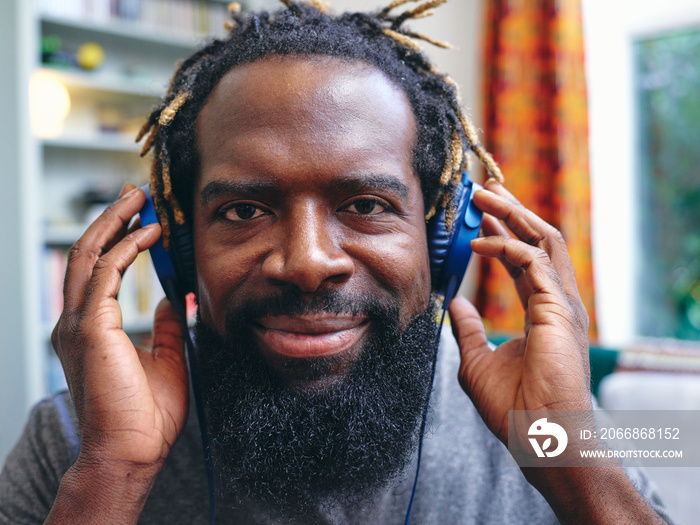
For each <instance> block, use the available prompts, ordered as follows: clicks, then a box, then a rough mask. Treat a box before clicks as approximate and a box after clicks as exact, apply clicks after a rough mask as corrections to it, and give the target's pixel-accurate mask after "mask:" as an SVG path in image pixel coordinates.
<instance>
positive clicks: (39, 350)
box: [0, 0, 700, 523]
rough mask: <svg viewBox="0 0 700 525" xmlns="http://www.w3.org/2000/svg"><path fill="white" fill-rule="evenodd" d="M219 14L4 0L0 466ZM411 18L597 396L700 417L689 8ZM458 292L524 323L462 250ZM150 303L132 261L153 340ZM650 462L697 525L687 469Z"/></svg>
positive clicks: (697, 156) (490, 312)
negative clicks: (509, 205) (467, 120)
mask: <svg viewBox="0 0 700 525" xmlns="http://www.w3.org/2000/svg"><path fill="white" fill-rule="evenodd" d="M240 3H241V4H243V6H244V8H245V9H267V8H269V9H274V8H277V7H278V6H279V5H280V4H279V2H277V1H276V0H249V1H241V2H240ZM388 3H389V2H388V0H382V1H375V0H355V1H351V0H335V1H333V2H332V5H331V8H332V9H334V10H336V11H343V10H346V9H353V10H374V9H378V8H381V7H384V5H385V4H388ZM227 18H228V12H227V5H226V3H225V2H218V1H214V0H141V1H139V0H34V1H20V0H0V72H1V73H2V75H3V77H4V79H3V80H2V81H1V82H0V117H1V118H0V159H1V162H0V181H1V182H2V190H1V191H0V234H1V236H0V240H1V242H2V246H5V249H4V251H5V255H4V256H1V257H2V272H0V333H2V335H3V342H2V343H1V344H0V460H1V459H4V457H5V456H6V454H7V453H8V452H9V450H10V448H11V447H12V445H13V444H14V442H15V441H16V440H17V438H18V436H19V434H20V432H21V429H22V426H23V424H24V421H25V420H26V417H27V413H28V411H29V409H30V407H31V406H32V405H33V404H34V403H35V402H36V401H38V400H39V399H41V398H42V397H45V396H46V395H49V394H51V393H53V392H56V391H58V390H60V389H62V388H64V387H65V381H64V379H63V373H62V370H61V368H60V364H59V363H58V361H57V359H56V357H55V355H54V354H53V351H52V349H51V345H50V340H49V339H50V333H51V330H52V327H53V325H54V324H55V322H56V319H57V318H58V315H59V314H60V311H61V308H62V292H61V288H62V279H63V273H64V271H65V257H66V252H67V250H68V249H69V247H70V246H71V244H72V243H73V242H74V241H75V240H76V239H77V238H78V237H79V236H80V234H81V232H82V231H84V229H85V227H86V225H87V224H89V223H90V221H91V220H92V219H93V218H94V217H95V216H96V215H97V214H99V213H100V212H101V210H102V209H103V208H104V207H105V205H106V204H107V203H109V202H110V201H111V200H113V199H114V198H115V196H116V195H117V193H118V191H119V189H120V187H121V186H122V184H123V183H124V182H125V181H127V180H129V181H132V182H135V183H138V184H141V183H145V182H146V181H147V176H148V170H149V166H148V161H147V160H143V159H140V158H139V156H138V151H139V146H138V145H136V144H135V143H134V136H135V133H136V131H137V130H138V128H139V127H140V125H141V124H142V122H143V119H144V117H145V115H146V114H147V113H148V112H149V109H150V107H151V106H152V105H153V104H154V103H155V101H156V100H157V98H158V97H160V96H162V95H163V94H164V93H165V89H166V85H167V82H168V79H169V77H170V76H171V74H172V72H173V71H174V67H175V64H176V63H177V61H178V60H181V59H182V58H183V57H186V56H188V55H189V54H190V53H192V52H193V51H194V50H195V49H196V48H197V47H198V45H200V44H201V43H202V42H204V41H206V39H207V38H210V37H212V36H224V35H225V34H226V32H225V29H224V22H225V21H226V19H227ZM413 26H414V27H415V28H416V29H417V30H418V31H419V32H421V33H425V34H427V35H429V36H431V37H433V38H435V39H438V40H443V41H447V42H450V43H451V44H452V45H453V47H454V49H452V50H442V49H438V48H433V47H431V46H429V45H427V44H426V45H425V46H424V47H425V51H426V53H428V54H429V55H430V56H431V57H432V58H433V59H434V60H435V62H436V63H437V65H438V67H439V68H440V69H442V70H443V71H446V72H449V73H450V74H451V76H452V77H453V78H455V80H456V81H457V83H458V84H459V85H460V86H461V91H462V96H463V102H464V105H465V106H466V107H467V109H468V110H469V113H470V114H471V115H472V117H473V119H474V121H475V122H476V124H477V126H478V127H479V128H480V129H481V131H482V134H481V136H482V140H483V142H484V144H485V145H486V146H487V149H489V150H490V151H491V152H492V153H493V154H494V156H495V158H496V160H497V161H498V162H499V163H500V164H501V166H502V169H503V172H504V174H505V177H506V186H507V187H508V188H509V189H510V190H511V191H512V192H513V193H514V194H515V195H516V196H517V197H518V198H519V199H520V200H521V201H522V202H523V203H524V204H525V205H526V206H528V207H530V208H532V209H533V210H535V211H536V212H537V213H538V214H539V215H541V216H542V217H544V218H545V219H546V220H547V221H549V222H550V223H552V224H554V225H555V226H556V227H557V228H559V229H560V231H561V232H562V233H563V235H564V237H565V239H566V241H567V245H568V247H569V250H570V253H571V256H572V260H573V262H574V266H575V270H576V274H577V278H578V285H579V290H580V292H581V295H582V297H583V299H584V302H585V303H586V307H587V309H588V311H589V316H590V319H591V330H590V334H589V335H590V339H591V366H592V379H593V389H594V392H595V393H596V394H597V395H598V397H599V401H600V403H601V404H602V405H603V406H604V407H606V408H611V409H664V410H670V409H687V410H700V375H698V373H699V372H700V168H699V166H700V147H699V146H698V145H699V144H700V96H699V95H698V93H700V4H699V3H698V2H697V0H666V1H665V2H653V1H651V0H635V1H633V0H615V2H609V1H604V0H451V1H449V2H448V3H447V4H446V5H445V6H442V7H440V8H439V9H437V10H436V13H435V16H433V17H429V18H426V19H424V20H420V21H415V22H414V23H413ZM472 177H473V178H475V179H476V180H480V179H481V177H482V170H481V169H480V167H479V166H476V165H475V167H474V170H473V173H472ZM462 293H463V294H465V295H467V296H468V297H469V298H470V299H472V300H473V301H474V302H475V303H476V304H477V306H478V307H479V309H480V312H481V313H482V315H483V316H484V318H485V322H486V324H487V327H488V329H489V332H490V335H491V337H492V338H493V339H494V340H496V341H498V340H503V339H505V338H508V337H511V336H512V335H513V334H516V333H517V332H518V331H520V330H522V325H523V317H522V309H521V307H520V306H519V303H518V301H517V298H516V297H515V295H514V293H513V290H512V286H511V285H510V279H509V278H508V277H507V276H506V275H505V273H504V272H503V271H502V270H501V269H500V267H498V265H494V264H491V263H490V262H489V261H478V262H477V263H476V264H472V265H471V267H470V270H469V273H468V278H467V279H466V282H465V284H464V286H463V289H462ZM161 296H162V292H161V291H160V290H159V287H158V285H157V282H156V280H155V277H154V274H153V271H152V269H151V265H150V262H149V261H148V259H147V257H140V258H139V260H138V261H137V262H136V263H135V265H134V267H133V268H132V269H130V271H129V272H127V274H126V277H125V281H124V285H123V288H122V291H121V293H120V302H121V303H122V308H123V312H124V325H125V329H126V330H127V331H128V332H129V333H130V335H132V337H133V338H134V339H135V340H138V341H141V342H143V343H144V344H147V343H148V337H149V332H150V324H151V316H152V311H153V308H154V305H155V304H156V303H157V302H158V300H159V299H160V297H161ZM650 470H652V472H651V474H652V477H653V478H654V479H655V480H656V482H657V483H658V484H659V486H660V488H661V490H662V493H663V495H664V498H665V499H666V501H667V503H668V505H669V506H670V507H671V508H672V510H674V511H675V513H676V516H677V517H678V519H679V522H681V523H691V522H693V519H692V518H693V517H694V516H695V515H696V514H697V511H700V504H698V503H697V502H694V501H693V495H692V492H691V489H692V487H693V486H697V484H698V483H699V482H700V475H699V474H698V469H690V468H681V469H678V468H676V469H660V468H654V469H650Z"/></svg>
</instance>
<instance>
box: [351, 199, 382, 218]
mask: <svg viewBox="0 0 700 525" xmlns="http://www.w3.org/2000/svg"><path fill="white" fill-rule="evenodd" d="M346 209H347V210H348V211H349V212H352V213H357V214H359V215H377V214H379V213H382V212H384V211H386V207H385V206H382V204H381V203H380V202H377V201H376V200H372V199H359V200H356V201H355V202H353V203H352V204H351V205H350V206H348V207H347V208H346Z"/></svg>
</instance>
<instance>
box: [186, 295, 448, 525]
mask: <svg viewBox="0 0 700 525" xmlns="http://www.w3.org/2000/svg"><path fill="white" fill-rule="evenodd" d="M396 303H397V301H395V300H393V299H392V300H390V301H386V302H384V303H383V302H381V301H379V300H378V299H376V298H368V297H352V296H347V295H345V294H342V293H338V292H332V293H327V294H321V295H317V296H315V297H314V299H313V300H312V301H311V302H310V303H309V302H308V301H306V300H305V299H304V298H303V297H301V296H300V294H298V293H294V292H287V293H285V294H284V295H283V297H276V298H272V299H270V298H259V299H255V300H253V301H251V302H250V303H246V304H245V305H241V306H240V307H238V308H237V309H236V311H234V312H231V313H230V314H229V315H228V316H227V329H226V334H227V335H226V338H225V339H224V338H222V337H221V336H219V334H218V333H217V332H216V331H215V330H214V329H213V327H211V326H208V325H206V324H205V323H203V322H202V320H201V319H200V318H198V319H197V324H196V327H195V333H196V340H197V355H198V361H199V364H198V366H199V384H200V385H201V389H202V399H203V402H204V406H205V409H206V413H207V423H208V426H209V432H210V439H211V446H212V452H213V459H214V465H215V470H216V473H217V481H218V485H219V489H220V492H221V493H222V494H223V495H224V496H225V498H226V499H227V500H229V501H230V502H231V503H232V505H233V506H234V507H239V506H241V505H242V506H247V505H251V504H252V505H253V506H255V507H257V508H258V509H265V511H266V512H268V513H269V514H270V515H281V516H285V517H288V518H300V519H302V520H305V519H310V517H311V515H312V514H313V513H314V512H317V511H318V510H319V509H320V508H326V509H331V508H334V507H336V506H343V507H345V508H350V507H353V506H355V505H359V504H361V503H362V501H363V500H365V499H366V498H368V497H369V496H371V495H374V494H376V492H377V491H378V490H380V489H381V488H382V487H385V486H387V485H388V483H389V482H391V481H392V480H395V479H396V478H397V477H399V475H400V474H401V473H402V472H403V471H404V469H405V468H406V466H407V465H408V463H409V462H410V460H411V457H412V455H413V452H414V451H415V448H416V444H417V438H418V430H419V427H420V422H421V420H422V416H423V412H424V410H425V408H426V401H427V395H428V389H429V385H430V381H431V372H432V363H433V358H434V356H435V352H436V344H435V343H436V323H435V318H434V313H435V308H434V306H433V302H432V301H431V303H430V304H431V306H429V307H428V308H427V309H426V311H425V312H423V313H421V314H419V315H418V316H416V317H415V318H414V319H413V320H412V321H411V322H410V324H409V326H408V327H407V328H406V329H405V330H401V329H400V327H399V308H398V304H396ZM319 312H332V313H349V312H352V313H353V314H359V313H362V314H365V315H367V316H368V318H369V319H370V321H371V332H370V333H369V334H368V337H367V339H366V341H367V342H366V344H365V345H364V347H363V348H362V350H361V353H360V355H359V356H358V357H357V359H356V360H355V362H353V363H352V365H351V367H350V370H349V371H348V372H347V373H346V374H344V375H343V376H342V377H340V378H332V380H331V381H330V382H323V381H322V384H323V385H324V386H323V387H311V388H304V387H303V382H302V384H299V382H296V383H295V384H294V386H291V385H290V384H288V383H287V382H285V381H284V380H283V379H282V378H281V377H280V376H279V375H278V374H277V372H275V370H273V369H272V367H271V366H270V365H269V364H268V363H267V362H266V361H265V359H264V358H263V356H262V353H261V351H260V350H259V348H258V347H257V345H256V344H255V343H254V340H253V336H252V330H251V323H252V322H253V320H255V319H256V318H258V317H260V316H261V315H274V314H281V313H285V314H289V315H299V314H303V313H307V314H311V313H319ZM293 361H295V363H294V368H295V372H298V369H299V368H306V369H307V372H308V374H307V375H308V377H309V384H312V383H314V384H315V381H316V380H318V379H319V378H322V376H323V375H324V374H328V373H329V371H332V370H334V369H336V363H334V362H333V358H329V359H324V358H316V359H309V360H298V359H296V360H293ZM307 365H308V366H307Z"/></svg>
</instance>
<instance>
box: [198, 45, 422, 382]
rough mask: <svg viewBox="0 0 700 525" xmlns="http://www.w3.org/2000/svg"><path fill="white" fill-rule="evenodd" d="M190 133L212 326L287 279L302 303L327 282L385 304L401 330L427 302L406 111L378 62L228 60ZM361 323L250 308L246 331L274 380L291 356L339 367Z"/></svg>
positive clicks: (366, 323) (339, 316) (352, 316)
mask: <svg viewBox="0 0 700 525" xmlns="http://www.w3.org/2000/svg"><path fill="white" fill-rule="evenodd" d="M196 131H197V147H198V150H199V153H200V162H201V167H200V173H199V178H198V180H197V184H196V186H195V192H194V197H193V204H194V239H195V258H196V261H197V281H198V301H199V311H200V315H201V319H202V321H203V322H205V323H207V324H208V325H210V326H213V327H214V328H215V329H216V331H217V332H218V333H219V335H221V336H222V337H223V336H225V335H226V334H225V332H226V316H227V314H229V313H230V312H231V311H232V310H234V309H235V308H236V307H237V305H241V304H245V303H246V302H247V301H249V300H251V299H254V298H259V297H278V296H280V294H284V293H285V292H286V291H290V290H291V291H293V292H294V293H295V294H296V296H298V297H300V298H301V300H302V301H309V302H311V301H313V298H314V297H315V296H317V295H318V294H325V293H329V292H330V293H333V292H339V293H342V294H346V295H351V296H371V297H374V298H376V299H378V300H380V301H381V300H383V301H393V302H395V303H398V304H399V305H400V310H399V319H400V323H401V325H402V326H403V327H406V326H407V325H408V323H409V321H410V320H411V319H412V318H413V317H414V316H415V315H416V314H418V313H419V312H422V311H424V310H425V308H426V306H427V302H428V298H429V292H430V277H429V261H428V254H427V244H426V237H425V221H424V209H423V199H422V193H421V187H420V182H419V179H418V177H417V176H416V174H415V173H414V171H413V167H412V153H413V152H412V148H413V145H414V143H415V122H414V118H413V114H412V112H411V108H410V105H409V103H408V100H407V99H406V97H405V95H404V94H403V92H402V91H401V90H400V89H399V88H397V87H396V86H394V85H393V84H392V83H391V82H390V81H389V80H388V79H387V78H386V77H385V76H384V75H383V74H382V73H381V72H380V71H378V70H376V69H374V68H372V67H369V66H366V65H363V64H359V63H356V62H352V63H348V62H344V61H341V60H339V59H332V58H326V57H310V58H300V57H286V58H282V57H277V56H273V57H269V58H265V59H262V60H259V61H256V62H254V63H251V64H246V65H242V66H238V67H236V68H234V69H233V70H231V71H230V72H229V73H227V74H226V75H225V76H224V77H223V79H222V80H221V82H220V83H219V85H218V86H217V87H216V89H215V90H214V91H213V93H212V95H211V97H210V98H209V100H208V101H207V103H206V105H205V106H204V108H203V110H202V111H201V113H200V115H199V118H198V120H197V128H196ZM372 322H373V320H372V319H371V318H368V317H367V316H366V315H365V314H364V313H363V312H343V313H327V314H326V313H318V312H317V313H313V314H311V315H305V314H298V313H294V314H285V313H283V312H275V313H274V314H273V315H267V314H265V315H261V317H259V318H256V319H254V320H253V334H254V337H255V340H256V343H257V345H258V347H259V348H260V350H261V352H262V354H263V355H264V358H265V360H266V361H267V362H268V363H269V364H270V365H271V366H272V367H273V368H275V369H276V370H277V371H278V373H279V374H280V375H281V377H282V378H284V379H288V380H290V381H292V380H294V379H298V378H297V377H290V376H289V374H290V372H288V371H289V370H290V369H294V368H295V367H294V366H289V363H290V362H294V361H295V360H298V359H305V360H307V359H314V358H333V360H334V362H335V363H337V366H335V367H334V368H333V369H332V371H329V376H333V375H335V376H342V375H343V374H344V373H346V372H347V370H348V369H349V368H350V365H351V364H352V362H353V361H354V360H355V359H356V357H357V353H358V352H359V349H360V348H362V346H363V344H364V342H365V340H366V338H367V337H368V334H369V333H370V332H371V330H372ZM285 374H287V375H285ZM327 379H333V377H328V378H327Z"/></svg>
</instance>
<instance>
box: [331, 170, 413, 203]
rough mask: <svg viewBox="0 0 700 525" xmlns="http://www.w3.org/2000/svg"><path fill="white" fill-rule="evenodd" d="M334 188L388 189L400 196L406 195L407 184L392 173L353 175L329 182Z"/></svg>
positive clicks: (343, 189) (358, 189) (353, 189)
mask: <svg viewBox="0 0 700 525" xmlns="http://www.w3.org/2000/svg"><path fill="white" fill-rule="evenodd" d="M331 186H332V187H333V188H334V189H338V190H341V191H368V190H369V191H371V190H384V191H386V190H388V191H391V192H393V193H395V194H396V195H397V196H398V197H400V198H405V197H407V196H408V193H409V190H408V186H407V185H406V184H404V183H403V182H402V181H401V179H399V178H398V177H395V176H393V175H359V176H358V175H353V176H348V177H339V178H337V179H334V180H333V182H332V183H331Z"/></svg>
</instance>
